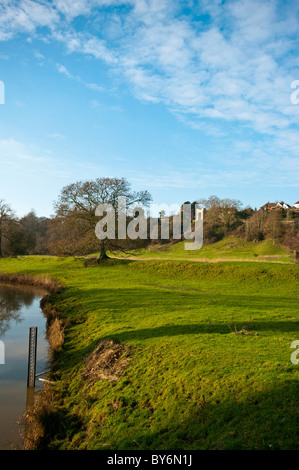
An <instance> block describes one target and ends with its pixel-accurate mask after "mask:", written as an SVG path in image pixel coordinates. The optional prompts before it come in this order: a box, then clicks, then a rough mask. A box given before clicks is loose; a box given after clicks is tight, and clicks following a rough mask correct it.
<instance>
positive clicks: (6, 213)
mask: <svg viewBox="0 0 299 470" xmlns="http://www.w3.org/2000/svg"><path fill="white" fill-rule="evenodd" d="M12 217H13V211H12V209H11V208H10V206H9V205H8V204H6V202H5V201H4V200H3V199H0V257H2V241H3V237H4V236H5V235H7V229H8V223H9V221H10V220H11V219H12Z"/></svg>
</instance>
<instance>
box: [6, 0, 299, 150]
mask: <svg viewBox="0 0 299 470" xmlns="http://www.w3.org/2000/svg"><path fill="white" fill-rule="evenodd" d="M183 3H184V2H183ZM183 3H182V2H178V1H175V0H123V1H121V0H118V1H112V0H73V1H71V0H55V1H54V2H53V3H52V4H50V3H45V2H42V1H33V0H21V1H19V2H16V1H9V0H6V1H3V2H2V5H1V7H0V18H1V19H0V39H1V37H2V39H8V38H10V37H12V36H13V34H15V33H17V32H28V33H32V34H33V33H34V32H36V31H37V29H38V28H39V27H42V26H47V27H48V28H50V34H49V36H48V40H50V39H51V40H53V39H54V40H56V41H58V42H60V43H61V44H62V45H63V46H64V48H65V51H66V52H67V53H68V54H72V53H77V54H78V53H79V54H85V55H87V56H89V57H91V58H93V59H96V60H100V61H102V62H104V63H105V64H106V65H107V66H108V67H110V69H111V70H113V71H114V72H116V73H118V75H119V77H121V78H122V79H123V80H124V81H126V82H127V83H128V84H129V86H130V88H131V90H132V93H133V94H134V95H135V96H136V97H137V98H138V99H141V100H144V101H148V102H151V103H163V104H165V105H166V106H167V107H168V108H169V110H170V111H171V112H173V113H175V115H176V116H178V117H179V118H180V119H182V120H183V121H184V122H185V123H187V124H188V125H191V126H192V127H193V128H198V129H201V130H204V131H206V132H208V133H212V134H213V135H219V134H222V133H223V132H225V131H224V128H225V126H228V125H231V126H232V128H233V127H234V126H235V125H238V126H239V128H240V129H242V128H248V129H250V131H253V132H257V133H260V134H262V135H267V136H269V138H270V139H271V141H272V142H275V143H276V146H273V150H274V151H275V152H276V153H277V152H282V153H283V152H291V154H292V155H297V152H298V146H297V148H296V145H297V141H296V139H295V137H294V136H293V134H294V133H296V132H295V131H294V128H295V129H297V128H298V114H299V113H298V108H299V107H297V109H295V108H296V107H294V106H293V107H292V106H290V93H291V90H290V83H291V82H292V81H293V80H295V79H298V78H299V77H298V66H297V64H298V52H297V44H298V39H299V37H298V36H299V22H298V12H299V4H298V2H296V1H290V2H287V4H286V2H283V1H279V0H274V1H272V0H265V1H263V2H260V1H257V0H240V1H235V0H228V1H226V2H225V3H223V2H221V1H220V0H201V1H199V2H197V3H196V4H193V2H191V3H190V5H192V8H193V12H194V14H195V16H193V17H192V16H191V15H189V16H188V15H185V14H182V10H180V8H181V6H182V5H183ZM119 5H120V6H123V7H124V6H125V7H126V8H120V9H118V10H115V7H116V6H119ZM107 6H109V9H107V8H106V7H107ZM183 6H184V5H183ZM79 15H84V16H85V17H86V18H87V19H88V22H87V24H88V27H86V29H84V26H83V27H82V28H81V30H80V31H76V30H75V27H74V23H73V22H72V20H73V19H74V18H76V17H78V16H79ZM202 15H208V16H205V22H204V23H203V21H202ZM116 18H117V21H116ZM57 69H58V71H59V72H60V73H62V74H64V75H65V76H66V77H68V78H70V79H75V80H77V81H78V82H80V83H82V84H83V85H84V86H86V87H87V88H89V89H92V90H96V91H102V90H103V88H102V87H101V85H100V84H98V83H89V82H86V81H84V80H83V79H82V78H80V77H79V76H77V75H74V74H73V73H72V72H70V71H69V70H68V69H67V68H66V67H65V66H64V65H62V64H57ZM296 74H297V75H296Z"/></svg>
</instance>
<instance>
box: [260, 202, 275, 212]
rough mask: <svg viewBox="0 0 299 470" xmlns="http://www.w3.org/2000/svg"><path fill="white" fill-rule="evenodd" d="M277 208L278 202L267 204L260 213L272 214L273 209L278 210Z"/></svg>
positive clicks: (261, 208)
mask: <svg viewBox="0 0 299 470" xmlns="http://www.w3.org/2000/svg"><path fill="white" fill-rule="evenodd" d="M276 208H277V204H276V202H267V203H266V204H264V205H263V206H262V207H260V211H261V210H262V211H267V212H270V211H272V210H273V209H276Z"/></svg>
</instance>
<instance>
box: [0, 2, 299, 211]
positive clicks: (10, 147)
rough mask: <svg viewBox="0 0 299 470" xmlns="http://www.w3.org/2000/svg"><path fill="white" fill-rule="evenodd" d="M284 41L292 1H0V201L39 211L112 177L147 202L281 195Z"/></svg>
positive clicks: (291, 32)
mask: <svg viewBox="0 0 299 470" xmlns="http://www.w3.org/2000/svg"><path fill="white" fill-rule="evenodd" d="M298 46H299V3H298V1H297V0H295V1H275V0H271V1H256V0H238V1H236V0H228V1H220V0H202V1H192V0H190V1H188V0H185V1H179V0H176V1H173V0H159V1H158V0H123V1H122V0H114V1H112V0H53V1H43V0H40V1H37V0H36V1H33V0H18V1H11V0H1V3H0V80H1V81H2V82H3V83H4V84H5V104H1V105H0V168H1V170H0V199H5V200H6V201H7V202H8V203H10V204H11V206H12V207H13V208H14V209H15V211H16V212H17V214H18V215H23V214H25V213H27V212H28V211H29V210H31V209H35V210H36V212H37V214H38V215H46V216H48V215H50V214H52V213H53V201H54V200H56V199H57V197H58V194H59V192H60V190H61V188H62V187H63V186H65V185H67V184H69V183H72V182H75V181H78V180H85V179H94V178H97V177H114V176H115V177H125V178H127V179H128V180H129V181H130V182H131V184H132V188H133V189H136V190H139V189H148V190H149V191H150V192H151V194H152V196H153V200H154V203H156V204H162V203H164V204H169V205H171V204H181V203H182V202H184V201H186V200H190V201H193V200H196V199H199V198H207V197H208V196H210V195H212V194H216V195H217V196H219V197H229V198H235V199H239V200H241V201H242V203H243V204H244V206H246V205H250V206H252V207H259V206H261V205H262V204H264V203H265V202H268V201H273V202H274V201H276V200H279V201H281V200H284V201H286V202H288V203H289V204H293V203H295V202H296V201H298V199H299V188H298V175H299V158H298V154H299V133H298V127H299V126H298V122H299V104H294V103H292V102H291V99H290V97H291V93H292V92H294V89H292V88H291V83H292V82H293V81H295V80H299V61H298V58H299V51H298ZM295 91H296V90H295ZM298 96H299V93H298Z"/></svg>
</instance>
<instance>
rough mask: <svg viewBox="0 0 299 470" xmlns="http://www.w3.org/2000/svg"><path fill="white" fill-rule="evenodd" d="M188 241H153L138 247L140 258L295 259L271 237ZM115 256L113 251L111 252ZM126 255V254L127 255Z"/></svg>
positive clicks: (286, 260)
mask: <svg viewBox="0 0 299 470" xmlns="http://www.w3.org/2000/svg"><path fill="white" fill-rule="evenodd" d="M184 247H185V242H178V243H175V244H164V245H150V246H149V247H148V249H146V250H138V251H136V256H137V257H138V258H143V259H144V258H151V259H158V258H163V259H182V260H183V259H186V260H190V261H191V260H194V261H198V260H201V261H226V260H239V261H267V262H269V261H271V262H285V263H291V262H293V256H294V255H293V253H290V250H289V249H288V248H284V247H283V246H281V245H274V244H273V243H272V241H270V240H263V241H261V242H247V241H246V240H244V239H241V238H237V237H233V236H230V237H226V238H224V239H223V240H221V241H219V242H216V243H213V244H211V245H204V246H203V247H202V248H201V249H200V250H195V251H192V250H185V249H184ZM112 256H113V255H112ZM117 256H119V255H117ZM124 256H125V255H124Z"/></svg>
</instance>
